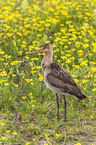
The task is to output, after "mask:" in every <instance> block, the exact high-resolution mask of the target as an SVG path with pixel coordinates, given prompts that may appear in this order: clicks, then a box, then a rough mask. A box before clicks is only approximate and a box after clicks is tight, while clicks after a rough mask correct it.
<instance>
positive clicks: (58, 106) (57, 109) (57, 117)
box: [56, 93, 59, 121]
mask: <svg viewBox="0 0 96 145" xmlns="http://www.w3.org/2000/svg"><path fill="white" fill-rule="evenodd" d="M56 99H57V120H58V121H59V100H58V95H57V93H56Z"/></svg>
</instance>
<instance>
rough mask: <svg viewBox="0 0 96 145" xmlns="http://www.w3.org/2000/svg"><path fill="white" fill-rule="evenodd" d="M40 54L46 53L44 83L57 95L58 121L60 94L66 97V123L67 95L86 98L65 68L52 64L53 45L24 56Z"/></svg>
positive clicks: (42, 66) (46, 45)
mask: <svg viewBox="0 0 96 145" xmlns="http://www.w3.org/2000/svg"><path fill="white" fill-rule="evenodd" d="M39 52H43V53H45V55H44V58H43V60H42V63H41V68H42V71H43V73H44V82H45V84H46V86H47V87H48V88H49V89H50V90H52V91H53V92H55V93H56V99H57V119H58V120H59V100H58V94H59V95H63V97H64V104H65V113H64V121H66V98H65V95H72V96H75V97H77V98H79V99H80V100H83V99H85V98H86V96H85V95H83V93H82V91H81V90H80V88H79V87H78V85H77V84H76V83H75V81H74V80H73V78H72V77H71V75H70V74H69V73H68V72H67V71H66V70H65V69H64V68H62V67H61V66H60V65H59V64H58V63H57V62H52V57H53V48H52V46H51V44H49V43H46V44H44V45H43V46H42V47H41V49H39V50H37V51H33V52H30V53H27V54H24V55H23V56H25V55H29V54H34V53H39ZM21 56H22V55H21Z"/></svg>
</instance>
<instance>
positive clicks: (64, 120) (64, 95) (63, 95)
mask: <svg viewBox="0 0 96 145" xmlns="http://www.w3.org/2000/svg"><path fill="white" fill-rule="evenodd" d="M63 97H64V111H65V114H64V121H66V97H65V95H63Z"/></svg>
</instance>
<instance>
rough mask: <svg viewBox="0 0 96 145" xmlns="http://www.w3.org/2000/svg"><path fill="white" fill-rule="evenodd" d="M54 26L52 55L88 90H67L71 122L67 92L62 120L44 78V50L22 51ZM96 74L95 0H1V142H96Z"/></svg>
mask: <svg viewBox="0 0 96 145" xmlns="http://www.w3.org/2000/svg"><path fill="white" fill-rule="evenodd" d="M50 31H53V32H54V36H49V37H50V39H52V41H53V43H52V46H53V50H54V56H53V61H54V62H58V63H60V65H61V66H62V67H64V68H65V69H66V70H67V71H68V72H69V73H70V74H71V75H72V77H73V78H74V80H75V82H76V83H77V84H78V85H79V87H80V88H81V89H82V91H83V93H84V95H86V96H87V99H85V100H84V101H80V100H78V99H75V98H74V97H72V96H66V99H67V121H66V122H64V109H63V108H64V102H63V98H62V96H60V97H59V101H60V122H58V121H57V105H56V96H55V93H53V92H51V91H50V90H49V89H48V88H46V86H45V84H44V82H43V73H42V71H41V60H42V58H43V56H44V54H41V53H40V54H33V55H30V56H26V57H23V58H18V57H17V55H20V54H22V53H24V52H25V53H27V52H31V51H34V50H37V49H39V48H40V47H41V46H42V45H43V44H44V43H49V39H48V36H47V35H46V34H49V33H50ZM49 35H50V34H49ZM95 80H96V0H77V1H76V0H2V1H0V144H2V145H9V144H11V145H29V144H30V145H56V144H58V145H92V144H93V145H95V144H96V138H95V137H96V118H95V117H96V102H95V101H96V82H95ZM60 124H62V126H60Z"/></svg>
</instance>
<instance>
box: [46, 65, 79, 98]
mask: <svg viewBox="0 0 96 145" xmlns="http://www.w3.org/2000/svg"><path fill="white" fill-rule="evenodd" d="M50 70H51V72H50V73H49V74H47V81H48V82H49V83H50V84H51V85H52V86H53V87H56V88H59V89H60V90H61V91H62V92H66V93H69V94H71V95H74V96H77V97H78V98H79V97H81V96H82V92H81V90H80V88H79V87H78V86H77V84H76V83H75V81H74V80H73V78H72V77H71V76H70V74H69V73H68V72H67V71H66V70H65V69H63V68H62V67H61V66H60V65H59V64H58V63H55V64H54V65H53V66H50Z"/></svg>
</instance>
